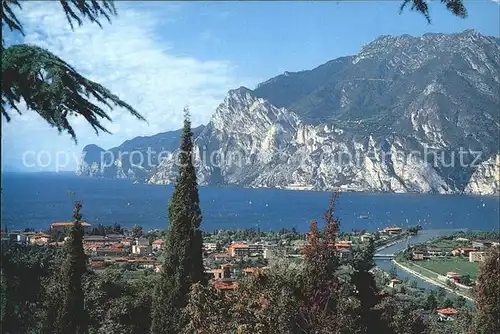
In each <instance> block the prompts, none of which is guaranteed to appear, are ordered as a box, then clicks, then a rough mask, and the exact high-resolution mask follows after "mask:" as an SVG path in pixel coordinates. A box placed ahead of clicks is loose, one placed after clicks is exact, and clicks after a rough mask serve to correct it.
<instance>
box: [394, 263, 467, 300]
mask: <svg viewBox="0 0 500 334" xmlns="http://www.w3.org/2000/svg"><path fill="white" fill-rule="evenodd" d="M392 263H394V264H395V265H396V266H398V267H400V268H401V269H403V270H404V271H406V272H408V273H410V274H412V275H413V276H416V277H418V278H420V279H421V280H423V281H425V282H427V283H429V284H432V285H434V286H438V287H441V288H443V289H445V290H446V291H448V292H450V293H453V294H455V295H457V296H461V297H464V298H465V299H467V300H469V301H471V302H474V299H472V298H471V297H469V296H467V295H465V294H463V293H461V292H459V291H456V290H453V289H451V288H450V287H448V286H447V285H446V284H444V283H442V282H440V281H437V280H434V279H432V278H429V277H427V276H425V275H423V274H421V273H419V272H417V271H415V270H412V269H410V268H408V267H407V266H405V265H403V264H401V263H399V262H398V261H396V260H392Z"/></svg>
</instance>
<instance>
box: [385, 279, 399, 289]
mask: <svg viewBox="0 0 500 334" xmlns="http://www.w3.org/2000/svg"><path fill="white" fill-rule="evenodd" d="M398 284H401V280H399V279H397V278H393V279H391V280H390V281H389V284H387V286H389V287H391V288H395V287H396V285H398Z"/></svg>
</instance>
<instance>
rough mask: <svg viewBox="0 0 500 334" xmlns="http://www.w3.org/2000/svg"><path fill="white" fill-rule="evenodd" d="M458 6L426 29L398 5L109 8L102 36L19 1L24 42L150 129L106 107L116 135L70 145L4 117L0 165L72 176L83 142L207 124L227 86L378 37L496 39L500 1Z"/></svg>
mask: <svg viewBox="0 0 500 334" xmlns="http://www.w3.org/2000/svg"><path fill="white" fill-rule="evenodd" d="M465 4H466V7H467V9H468V11H469V17H468V18H467V19H465V20H464V19H460V18H457V17H455V16H453V15H452V14H451V13H449V12H448V11H446V9H445V7H444V6H443V5H441V4H440V3H439V1H433V2H431V3H430V10H431V18H432V23H431V24H427V21H426V20H425V18H424V17H423V16H422V15H420V14H417V13H415V12H411V11H410V10H409V9H407V10H405V11H404V12H403V14H401V15H399V6H400V1H337V2H314V3H313V2H257V1H256V2H161V1H158V2H148V3H139V2H117V9H118V17H116V18H114V19H113V24H112V25H109V24H107V23H104V24H103V27H104V29H102V30H101V29H99V28H98V27H97V26H96V25H92V24H90V23H87V24H85V25H84V26H82V27H79V28H76V29H75V31H74V32H72V31H71V29H70V27H69V25H68V24H67V21H66V19H65V17H64V15H63V14H62V11H61V10H60V9H59V5H58V4H57V3H51V2H47V1H43V2H36V1H34V2H33V3H31V2H30V3H24V4H23V8H24V10H23V11H22V12H19V14H18V17H19V18H20V19H21V22H22V23H23V25H24V28H25V32H26V36H25V37H24V41H25V42H27V43H33V44H37V45H40V46H43V47H46V48H48V49H49V50H51V51H52V52H54V53H56V54H57V55H59V56H61V57H62V58H63V59H65V60H67V61H68V62H69V63H70V64H72V65H74V66H75V67H76V68H77V69H78V70H80V71H82V73H84V74H85V75H87V76H88V77H90V78H91V79H93V80H96V81H98V82H100V83H102V84H104V85H106V86H107V87H108V88H110V89H111V90H112V91H113V92H115V93H117V94H118V95H119V96H120V97H122V98H123V99H124V100H126V101H127V102H129V103H130V104H132V105H133V106H134V107H136V109H137V110H139V112H141V113H142V114H143V115H144V116H146V118H147V119H148V121H149V124H146V123H139V122H137V121H136V120H135V119H134V118H132V117H131V116H129V115H128V114H127V113H126V112H124V111H122V110H114V111H113V112H111V114H110V115H111V116H112V117H113V120H114V122H113V123H105V124H106V125H107V127H108V129H109V130H111V132H113V135H107V134H102V135H100V136H96V135H95V133H94V132H93V130H92V129H91V128H90V127H89V126H88V125H87V124H85V122H83V121H82V120H81V119H76V120H74V121H75V122H76V123H75V130H76V132H77V135H78V138H79V142H78V145H75V144H74V143H73V141H72V140H71V138H70V137H69V136H68V135H66V134H61V135H59V134H57V132H56V130H54V129H53V128H50V127H49V126H48V125H46V124H45V123H44V122H43V121H42V120H41V119H40V117H39V116H38V115H36V114H35V113H33V112H26V113H25V114H24V115H22V116H17V115H15V114H11V115H12V116H13V120H12V121H11V122H10V123H9V124H6V122H5V121H4V119H2V168H8V169H22V170H26V171H39V170H54V169H55V163H54V161H55V158H56V155H57V154H58V152H59V156H60V157H62V156H63V155H66V156H67V157H68V158H69V159H70V161H69V162H68V164H67V166H66V167H64V168H61V169H62V170H72V169H74V168H75V166H76V161H77V159H78V158H79V154H80V152H81V150H82V148H83V147H84V146H85V145H87V144H90V143H94V144H97V145H99V146H101V147H103V148H111V147H113V146H116V145H119V144H121V143H122V142H123V141H124V140H127V139H130V138H133V137H135V136H138V135H152V134H155V133H158V132H162V131H168V130H173V129H177V128H179V127H180V126H181V123H182V109H183V107H184V106H185V105H189V106H190V108H191V112H192V114H193V123H195V125H197V124H200V123H207V122H208V121H209V120H210V116H211V115H212V113H213V112H214V110H215V108H216V107H217V105H218V104H219V103H220V102H221V101H222V100H223V98H224V96H225V94H226V93H227V91H228V90H229V89H232V88H236V87H239V86H246V87H249V88H253V87H255V85H256V84H257V83H259V82H261V81H265V80H267V79H269V78H270V77H273V76H275V75H278V74H281V73H283V72H284V71H299V70H304V69H310V68H313V67H316V66H318V65H320V64H322V63H325V62H326V61H328V60H331V59H334V58H337V57H340V56H345V55H352V54H355V53H357V52H358V51H359V49H360V48H361V47H362V46H363V45H364V44H367V43H369V42H370V41H372V40H374V39H375V38H377V37H378V36H380V35H401V34H410V35H422V34H424V33H426V32H442V33H451V32H458V31H463V30H466V29H476V30H478V31H479V32H481V33H483V34H486V35H492V36H497V37H498V36H499V27H500V22H499V18H500V5H499V4H498V2H495V1H486V0H485V1H465ZM10 37H11V38H12V36H10ZM28 151H32V152H34V154H31V155H26V154H25V153H26V152H28ZM42 151H43V152H47V153H43V154H44V157H43V159H42V160H43V161H42V162H43V163H42V165H47V166H46V167H41V166H40V165H38V166H36V167H30V168H27V167H26V166H24V167H23V161H22V157H23V154H24V156H25V158H26V159H28V160H30V161H28V163H29V164H33V163H34V157H36V156H37V155H40V152H42ZM48 156H50V160H52V161H51V163H50V164H49V163H48V162H49V158H48ZM28 157H29V158H28ZM26 159H25V161H26Z"/></svg>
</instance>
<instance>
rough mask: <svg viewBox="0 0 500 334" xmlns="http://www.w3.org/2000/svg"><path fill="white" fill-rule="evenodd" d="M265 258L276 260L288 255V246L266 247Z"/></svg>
mask: <svg viewBox="0 0 500 334" xmlns="http://www.w3.org/2000/svg"><path fill="white" fill-rule="evenodd" d="M263 255H264V259H267V260H275V259H283V258H285V257H286V248H284V247H266V248H264V254H263Z"/></svg>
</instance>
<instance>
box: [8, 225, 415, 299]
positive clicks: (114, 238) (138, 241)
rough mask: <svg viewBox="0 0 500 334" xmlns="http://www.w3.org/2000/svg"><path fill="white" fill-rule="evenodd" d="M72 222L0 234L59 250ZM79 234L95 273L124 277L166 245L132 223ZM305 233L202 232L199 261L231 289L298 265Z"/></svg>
mask: <svg viewBox="0 0 500 334" xmlns="http://www.w3.org/2000/svg"><path fill="white" fill-rule="evenodd" d="M72 225H73V223H72V222H54V223H52V224H50V226H49V228H48V230H46V231H34V230H32V229H26V230H24V231H20V230H12V231H3V233H2V244H3V245H9V244H12V243H17V244H26V245H45V246H50V247H61V246H63V245H64V242H65V240H67V236H66V234H67V232H68V230H69V228H70V227H71V226H72ZM81 225H82V228H83V230H84V233H85V234H84V236H83V247H84V250H85V253H86V254H87V255H88V265H89V266H90V267H91V268H93V270H94V271H97V272H99V271H102V270H104V269H105V268H122V269H125V270H126V271H127V274H128V275H129V277H131V278H133V277H138V276H139V275H141V274H142V272H144V271H153V272H156V273H157V272H159V271H160V270H161V263H162V262H163V258H162V256H163V255H162V251H163V250H164V248H165V245H166V232H165V231H160V230H151V231H148V232H143V231H142V227H141V226H139V225H135V226H134V227H133V228H132V229H131V230H130V229H127V228H122V227H121V226H120V225H118V224H115V225H114V226H103V225H101V224H100V225H98V226H97V227H92V225H91V224H89V223H87V222H82V223H81ZM414 233H416V229H414V228H409V229H403V228H401V227H387V228H384V229H382V230H380V231H375V232H373V233H368V232H366V231H364V230H361V231H352V232H340V233H338V240H339V241H337V242H336V243H335V244H334V245H332V247H335V250H336V251H337V253H338V255H339V258H340V259H341V260H345V261H349V260H351V259H352V256H353V248H354V247H356V246H357V245H362V244H366V243H367V242H368V241H370V240H373V241H374V245H375V246H376V247H378V248H379V249H381V248H383V247H385V246H389V245H392V244H393V243H396V242H399V241H401V240H404V239H405V238H406V237H407V236H408V235H411V234H414ZM309 238H310V233H301V232H298V231H296V230H295V229H290V230H288V229H282V230H281V231H277V232H273V231H266V232H264V231H260V230H259V229H245V230H236V231H230V230H219V231H214V232H204V233H203V241H204V242H203V261H204V266H205V274H206V277H207V279H209V280H211V281H212V282H213V284H214V285H215V287H216V288H217V289H223V290H226V289H235V288H237V287H238V279H240V278H242V277H244V276H245V275H248V274H251V273H253V272H255V271H258V270H265V269H266V268H267V267H268V266H269V265H271V264H272V263H273V262H274V261H277V260H283V259H287V260H289V261H297V262H300V261H301V259H302V258H303V249H304V247H305V246H306V245H307V244H308V242H309Z"/></svg>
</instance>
